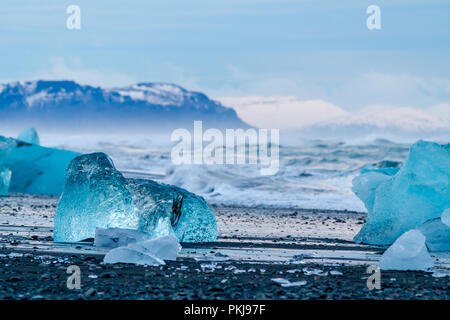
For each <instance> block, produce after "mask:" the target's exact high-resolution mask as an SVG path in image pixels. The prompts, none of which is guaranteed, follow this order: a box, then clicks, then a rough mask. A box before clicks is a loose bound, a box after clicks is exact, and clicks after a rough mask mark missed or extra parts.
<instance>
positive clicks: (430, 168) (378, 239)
mask: <svg viewBox="0 0 450 320" xmlns="http://www.w3.org/2000/svg"><path fill="white" fill-rule="evenodd" d="M369 174H372V175H371V176H368V175H369ZM381 174H382V173H376V174H373V173H370V172H367V173H364V174H363V175H361V176H360V177H357V178H355V179H354V185H353V189H354V191H355V193H356V195H357V196H358V197H360V199H361V200H362V201H363V202H364V204H365V206H366V208H367V211H368V219H367V222H366V224H365V225H364V226H363V228H362V229H361V231H360V232H359V233H358V234H357V235H356V236H355V238H354V240H355V241H356V242H363V243H369V244H380V245H387V244H391V243H393V242H394V241H395V240H396V239H397V238H398V237H399V236H400V235H401V234H403V233H404V232H406V231H408V230H411V229H414V228H416V227H417V226H419V225H421V224H423V223H424V222H426V221H427V220H431V219H435V218H439V217H440V216H441V214H442V212H443V211H444V209H446V208H448V207H450V188H449V182H450V144H449V145H444V146H442V145H439V144H437V143H433V142H425V141H419V142H417V143H415V144H413V145H412V146H411V148H410V152H409V155H408V158H407V159H406V161H405V163H404V164H403V166H402V167H401V168H400V170H399V171H398V172H397V174H395V175H393V176H387V175H386V177H387V178H386V177H383V176H382V175H381Z"/></svg>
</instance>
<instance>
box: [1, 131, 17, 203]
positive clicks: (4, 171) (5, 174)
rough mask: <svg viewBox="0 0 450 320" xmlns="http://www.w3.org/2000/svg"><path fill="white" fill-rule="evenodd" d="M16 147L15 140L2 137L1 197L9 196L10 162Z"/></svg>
mask: <svg viewBox="0 0 450 320" xmlns="http://www.w3.org/2000/svg"><path fill="white" fill-rule="evenodd" d="M14 145H15V142H14V140H13V139H8V138H5V137H2V136H0V196H7V195H8V190H9V184H10V182H11V169H10V168H9V167H8V161H9V155H10V154H11V150H12V148H13V147H14Z"/></svg>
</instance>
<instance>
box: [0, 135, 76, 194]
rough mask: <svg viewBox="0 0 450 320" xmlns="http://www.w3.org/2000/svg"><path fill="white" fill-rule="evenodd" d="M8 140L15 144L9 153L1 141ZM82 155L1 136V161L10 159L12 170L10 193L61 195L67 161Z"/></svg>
mask: <svg viewBox="0 0 450 320" xmlns="http://www.w3.org/2000/svg"><path fill="white" fill-rule="evenodd" d="M5 141H9V143H10V144H12V145H11V146H10V149H9V152H8V156H7V157H6V155H4V154H3V152H2V151H1V149H2V147H1V144H2V142H3V143H4V142H5ZM78 155H79V153H76V152H71V151H66V150H59V149H52V148H45V147H41V146H38V145H34V144H30V143H28V142H23V141H19V140H15V139H7V138H5V137H1V136H0V163H1V162H2V161H4V162H6V167H8V168H9V169H10V170H11V180H10V185H9V192H10V193H31V194H45V195H56V196H59V195H60V194H61V192H62V190H63V187H64V181H65V179H66V168H67V165H68V164H69V162H70V161H71V160H72V159H73V158H75V157H76V156H78ZM0 167H1V165H0Z"/></svg>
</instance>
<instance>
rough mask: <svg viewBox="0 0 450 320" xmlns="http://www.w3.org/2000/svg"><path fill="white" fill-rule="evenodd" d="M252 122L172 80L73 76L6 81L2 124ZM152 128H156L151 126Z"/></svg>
mask: <svg viewBox="0 0 450 320" xmlns="http://www.w3.org/2000/svg"><path fill="white" fill-rule="evenodd" d="M194 120H202V121H203V122H204V126H205V127H214V128H219V129H221V128H248V127H249V125H247V124H246V123H245V122H244V121H242V120H241V119H240V118H239V117H238V115H237V114H236V112H235V111H234V110H233V109H232V108H228V107H225V106H223V105H222V104H221V103H220V102H218V101H215V100H213V99H210V98H209V97H208V96H207V95H205V94H203V93H201V92H195V91H189V90H186V89H185V88H183V87H181V86H179V85H175V84H170V83H152V82H141V83H137V84H133V85H129V86H124V87H116V88H101V87H94V86H90V85H81V84H79V83H77V82H75V81H72V80H34V81H17V82H11V83H6V84H0V124H1V125H2V126H11V125H14V126H21V127H26V126H35V127H41V128H43V129H44V130H47V129H49V130H53V129H54V130H58V129H65V130H71V131H83V130H89V131H103V130H102V129H104V130H107V131H108V130H118V129H126V130H131V131H142V130H145V131H153V130H156V131H161V130H173V129H176V128H179V127H188V128H190V127H192V124H193V121H194ZM150 129H151V130H150Z"/></svg>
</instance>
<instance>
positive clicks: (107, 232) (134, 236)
mask: <svg viewBox="0 0 450 320" xmlns="http://www.w3.org/2000/svg"><path fill="white" fill-rule="evenodd" d="M148 239H149V235H148V234H147V233H144V232H140V231H137V230H132V229H123V228H96V229H95V240H94V245H95V246H96V247H98V248H117V247H123V246H127V245H129V244H132V243H136V242H141V241H145V240H148Z"/></svg>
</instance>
